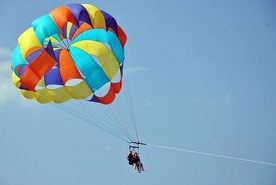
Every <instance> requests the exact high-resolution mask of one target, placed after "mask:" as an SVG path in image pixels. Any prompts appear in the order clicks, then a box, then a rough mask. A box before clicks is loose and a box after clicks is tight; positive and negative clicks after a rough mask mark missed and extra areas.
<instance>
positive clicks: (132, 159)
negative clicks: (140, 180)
mask: <svg viewBox="0 0 276 185" xmlns="http://www.w3.org/2000/svg"><path fill="white" fill-rule="evenodd" d="M127 160H128V164H129V165H132V166H133V167H134V172H137V171H138V172H139V173H141V171H145V170H144V167H143V163H142V162H141V160H140V157H139V155H138V153H137V152H135V153H134V154H132V151H131V150H130V151H129V152H128V154H127Z"/></svg>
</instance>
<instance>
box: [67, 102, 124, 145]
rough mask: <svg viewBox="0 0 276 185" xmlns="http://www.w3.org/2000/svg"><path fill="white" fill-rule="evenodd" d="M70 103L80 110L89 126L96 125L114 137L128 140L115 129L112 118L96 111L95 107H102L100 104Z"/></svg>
mask: <svg viewBox="0 0 276 185" xmlns="http://www.w3.org/2000/svg"><path fill="white" fill-rule="evenodd" d="M72 103H75V104H76V106H78V107H79V108H78V110H80V109H82V111H83V113H82V114H83V116H85V117H87V119H88V120H89V123H90V124H92V125H96V126H97V127H98V128H104V129H105V130H109V131H110V132H112V133H113V134H115V135H120V136H121V137H124V138H125V137H126V138H128V137H127V136H125V135H124V133H123V132H122V131H120V129H119V128H118V127H116V125H115V124H113V123H114V122H113V121H112V117H111V116H110V115H109V114H110V113H109V114H108V113H107V114H105V113H103V112H101V111H97V110H98V109H97V108H98V107H96V106H99V107H102V106H103V105H101V104H96V105H91V102H81V101H80V102H79V103H77V102H75V101H72ZM88 104H89V105H90V106H88ZM93 108H95V109H93ZM90 110H92V111H90ZM91 113H92V114H91ZM102 114H104V115H102ZM125 140H126V139H125Z"/></svg>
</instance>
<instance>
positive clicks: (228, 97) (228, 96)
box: [223, 92, 232, 104]
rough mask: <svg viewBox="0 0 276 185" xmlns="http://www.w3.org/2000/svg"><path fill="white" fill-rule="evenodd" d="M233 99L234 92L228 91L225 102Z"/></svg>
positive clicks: (227, 102)
mask: <svg viewBox="0 0 276 185" xmlns="http://www.w3.org/2000/svg"><path fill="white" fill-rule="evenodd" d="M231 100H232V92H227V94H226V95H225V97H224V99H223V102H224V103H225V104H229V103H230V101H231Z"/></svg>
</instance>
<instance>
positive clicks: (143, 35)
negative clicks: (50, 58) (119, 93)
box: [0, 0, 276, 185]
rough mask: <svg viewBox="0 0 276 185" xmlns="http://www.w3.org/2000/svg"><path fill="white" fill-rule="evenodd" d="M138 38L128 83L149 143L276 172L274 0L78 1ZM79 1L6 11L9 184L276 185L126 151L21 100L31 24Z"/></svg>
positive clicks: (2, 178)
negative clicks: (129, 157) (136, 165)
mask: <svg viewBox="0 0 276 185" xmlns="http://www.w3.org/2000/svg"><path fill="white" fill-rule="evenodd" d="M75 2H79V3H90V4H93V5H95V6H97V7H98V8H100V9H103V10H105V11H107V12H109V13H110V14H112V15H113V16H114V17H115V18H116V20H117V21H118V23H119V24H120V25H121V26H122V27H123V29H124V30H125V32H126V33H127V35H128V41H127V44H126V47H125V55H126V60H125V63H126V69H127V70H126V71H127V75H126V79H127V80H128V85H129V88H130V92H131V96H132V101H133V108H134V111H135V119H136V124H137V128H138V131H139V135H140V139H141V141H143V142H146V143H150V144H155V145H161V146H169V147H176V148H181V149H187V150H193V151H200V152H207V153H214V154H220V155H228V156H233V157H240V158H245V159H250V160H258V161H265V162H270V163H274V164H275V163H276V157H275V156H276V142H275V141H276V133H275V130H276V124H275V120H276V74H275V69H276V64H275V61H276V52H275V49H276V13H275V12H276V11H275V9H276V4H275V2H274V1H273V0H253V1H252V0H231V1H230V0H224V1H216V0H209V1H208V0H199V1H193V0H183V1H180V0H171V1H163V0H161V1H157V0H155V1H146V0H141V1H126V0H117V1H111V0H110V1H100V0H99V1H96V0H95V1H87V2H84V1H75ZM70 3H72V2H70V1H63V0H56V1H51V2H49V1H33V0H29V1H28V3H26V2H25V1H19V0H15V1H12V2H11V1H6V0H4V1H1V7H5V8H4V9H3V10H2V11H1V13H0V19H1V25H2V26H1V28H2V29H1V30H0V35H1V41H0V80H1V83H0V107H1V108H0V116H1V118H0V120H1V121H0V184H1V185H30V184H39V185H75V184H82V185H88V184H89V185H90V184H102V185H104V184H134V185H135V184H160V185H167V184H174V185H183V184H193V185H206V184H210V185H221V184H223V185H233V184H235V185H260V184H263V185H274V184H276V177H275V176H276V167H275V166H270V165H262V164H257V163H250V162H244V161H238V160H231V159H224V158H217V157H211V156H206V155H199V154H193V153H185V152H180V151H176V150H167V149H160V148H156V147H150V146H144V147H142V148H141V150H140V152H141V154H140V155H141V158H142V160H143V162H144V166H145V169H146V172H145V173H143V174H136V173H133V169H132V168H131V167H130V166H129V165H128V164H127V161H126V159H125V155H126V152H127V150H128V145H127V143H125V142H122V141H121V140H119V139H117V138H116V137H114V136H112V135H110V134H108V133H106V132H104V131H102V130H100V129H97V128H96V127H93V126H91V125H90V124H87V123H86V122H84V121H83V120H80V119H78V118H76V117H75V116H72V115H70V114H68V113H66V112H63V111H62V110H61V109H59V108H57V107H56V106H54V105H40V104H38V103H36V102H35V101H28V100H25V99H24V98H22V96H21V94H20V93H19V91H18V89H16V88H15V87H14V86H13V84H12V82H11V77H10V76H11V71H10V68H9V65H10V62H11V60H10V55H11V52H12V50H13V49H14V48H15V47H16V45H17V38H18V36H19V35H20V34H21V33H22V32H23V31H24V30H26V29H27V28H29V27H30V25H31V22H32V21H33V20H34V19H35V18H37V17H39V16H42V15H45V14H47V13H49V12H50V11H51V10H52V9H53V8H55V7H57V6H60V5H66V4H70Z"/></svg>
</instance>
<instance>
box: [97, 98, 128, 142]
mask: <svg viewBox="0 0 276 185" xmlns="http://www.w3.org/2000/svg"><path fill="white" fill-rule="evenodd" d="M117 96H118V95H117ZM117 98H118V97H117ZM114 101H117V100H116V99H115V100H114ZM114 104H118V105H116V106H120V104H119V103H117V102H113V105H111V106H109V107H107V106H101V108H102V111H103V112H106V113H107V114H106V115H107V116H108V117H110V119H112V120H113V122H114V123H116V124H117V127H118V128H120V130H121V132H122V133H124V134H125V136H126V137H127V138H128V139H129V140H131V134H130V132H129V129H128V128H127V121H126V119H125V118H126V117H124V116H123V115H122V112H123V111H122V110H121V108H120V107H117V110H116V108H115V106H114ZM109 112H111V115H116V116H111V115H110V114H108V113H109Z"/></svg>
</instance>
